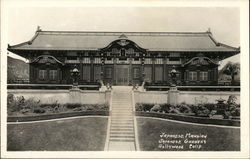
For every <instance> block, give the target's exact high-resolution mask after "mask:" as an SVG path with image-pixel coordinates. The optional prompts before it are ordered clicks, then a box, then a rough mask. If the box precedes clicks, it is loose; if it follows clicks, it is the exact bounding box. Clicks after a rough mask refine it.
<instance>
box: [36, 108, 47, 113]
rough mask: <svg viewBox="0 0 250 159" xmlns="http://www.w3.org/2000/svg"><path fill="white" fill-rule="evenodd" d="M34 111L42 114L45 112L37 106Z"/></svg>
mask: <svg viewBox="0 0 250 159" xmlns="http://www.w3.org/2000/svg"><path fill="white" fill-rule="evenodd" d="M34 113H37V114H43V113H45V110H44V109H43V108H37V109H34Z"/></svg>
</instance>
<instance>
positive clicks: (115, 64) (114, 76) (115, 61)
mask: <svg viewBox="0 0 250 159" xmlns="http://www.w3.org/2000/svg"><path fill="white" fill-rule="evenodd" d="M113 63H114V68H113V85H116V66H117V58H116V57H113Z"/></svg>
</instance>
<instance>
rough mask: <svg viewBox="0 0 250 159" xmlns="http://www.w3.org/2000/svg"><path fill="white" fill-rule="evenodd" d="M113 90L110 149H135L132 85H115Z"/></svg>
mask: <svg viewBox="0 0 250 159" xmlns="http://www.w3.org/2000/svg"><path fill="white" fill-rule="evenodd" d="M112 91H113V95H112V101H111V102H112V113H111V122H110V127H109V131H108V132H109V134H108V135H109V141H108V151H135V150H136V148H135V128H134V116H133V106H132V87H126V86H115V87H113V90H112Z"/></svg>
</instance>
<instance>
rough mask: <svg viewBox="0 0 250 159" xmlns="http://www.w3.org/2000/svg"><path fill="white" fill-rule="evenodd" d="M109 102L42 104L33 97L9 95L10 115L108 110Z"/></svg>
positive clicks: (8, 108) (8, 106) (8, 107)
mask: <svg viewBox="0 0 250 159" xmlns="http://www.w3.org/2000/svg"><path fill="white" fill-rule="evenodd" d="M108 110H109V105H108V104H77V103H76V104H71V103H67V104H59V103H58V102H57V101H55V102H53V103H50V104H42V103H41V102H40V101H39V100H35V99H33V98H29V99H25V98H24V97H22V96H17V97H15V96H14V95H13V94H9V95H8V99H7V112H8V116H18V117H22V116H35V115H48V114H59V113H72V112H89V111H108Z"/></svg>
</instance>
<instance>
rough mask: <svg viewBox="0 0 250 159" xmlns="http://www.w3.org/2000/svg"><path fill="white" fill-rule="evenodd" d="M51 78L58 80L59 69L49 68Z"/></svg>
mask: <svg viewBox="0 0 250 159" xmlns="http://www.w3.org/2000/svg"><path fill="white" fill-rule="evenodd" d="M49 79H50V80H56V79H57V70H49Z"/></svg>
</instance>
